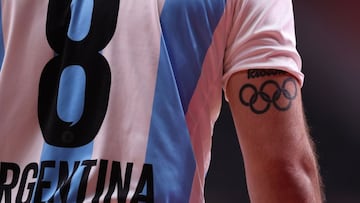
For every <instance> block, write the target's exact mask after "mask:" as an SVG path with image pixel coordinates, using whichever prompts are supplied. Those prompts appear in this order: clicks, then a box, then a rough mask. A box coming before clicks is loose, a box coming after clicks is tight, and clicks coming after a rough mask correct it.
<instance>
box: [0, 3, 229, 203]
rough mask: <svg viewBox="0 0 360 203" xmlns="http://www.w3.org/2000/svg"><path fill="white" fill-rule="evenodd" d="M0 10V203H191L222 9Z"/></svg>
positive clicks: (74, 6) (217, 78)
mask: <svg viewBox="0 0 360 203" xmlns="http://www.w3.org/2000/svg"><path fill="white" fill-rule="evenodd" d="M1 6H2V8H1V9H2V31H3V32H2V33H3V39H4V40H3V41H4V60H3V65H2V69H1V72H0V103H1V107H0V109H1V110H0V111H1V112H2V113H1V115H0V120H1V122H0V129H1V139H2V140H3V143H6V145H4V144H2V145H1V153H0V160H1V165H0V167H1V168H0V169H1V171H0V173H1V178H2V179H1V180H0V184H2V186H1V189H0V199H1V201H5V202H14V201H26V200H33V201H34V202H40V201H42V202H47V201H55V202H60V201H66V200H67V202H82V201H87V202H91V201H95V202H96V201H109V200H110V199H113V200H114V201H115V200H119V201H120V202H125V199H127V200H128V201H132V202H140V201H143V202H171V203H174V202H189V201H190V199H192V202H202V201H203V197H202V187H203V184H204V183H203V179H204V176H205V171H206V168H207V165H208V158H209V157H208V156H209V148H210V139H211V137H210V136H211V128H212V126H211V125H212V124H211V123H212V122H214V120H215V117H216V114H217V111H218V109H216V108H218V107H216V108H215V109H214V108H213V107H212V106H219V101H220V95H221V74H222V70H221V69H220V68H219V67H221V66H220V65H221V64H216V65H214V64H210V66H208V70H207V71H206V73H205V74H206V75H205V76H204V75H203V74H204V73H203V72H204V70H203V64H204V61H205V58H206V54H207V51H208V49H209V47H210V45H211V43H212V37H213V32H214V30H215V28H216V26H217V24H218V23H219V20H220V18H221V16H222V15H223V13H224V6H225V1H223V0H216V1H204V0H196V1H194V0H191V1H190V0H186V1H183V0H181V1H180V0H167V1H165V2H163V1H160V0H159V1H157V0H151V1H126V0H122V1H118V0H106V1H100V0H95V1H80V0H78V1H76V0H73V1H58V0H50V1H49V2H47V1H36V2H30V1H3V2H2V5H1ZM218 57H219V58H217V59H215V60H216V61H215V62H218V60H222V58H221V57H222V55H219V56H218ZM207 63H209V62H207ZM217 66H218V67H217ZM216 68H217V69H216ZM210 80H211V81H210ZM196 92H197V93H196ZM203 94H205V95H203ZM214 96H215V97H214ZM210 97H211V99H212V100H210V102H208V101H207V100H208V99H210ZM194 98H195V99H194ZM194 102H195V104H192V103H194ZM196 103H201V106H199V105H198V104H196ZM187 113H189V115H187ZM203 123H205V125H203ZM191 131H193V132H191ZM191 133H193V134H194V135H195V134H198V135H197V136H200V135H201V134H202V136H201V137H195V136H193V137H192V136H191ZM10 174H12V175H10ZM1 181H3V182H1ZM191 196H192V197H191Z"/></svg>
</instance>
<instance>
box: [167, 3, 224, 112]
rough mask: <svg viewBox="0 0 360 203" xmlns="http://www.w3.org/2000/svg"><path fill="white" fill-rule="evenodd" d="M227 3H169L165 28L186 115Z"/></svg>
mask: <svg viewBox="0 0 360 203" xmlns="http://www.w3.org/2000/svg"><path fill="white" fill-rule="evenodd" d="M225 3H226V2H225V0H167V1H166V2H165V5H164V8H163V11H162V13H161V19H160V20H161V25H162V30H163V35H164V39H165V43H166V49H167V50H168V53H169V57H170V61H171V64H172V66H173V70H174V74H175V79H176V83H177V85H178V88H179V92H180V97H181V102H182V106H183V109H184V112H187V109H188V105H189V102H190V100H191V97H192V95H193V92H194V90H195V87H196V85H197V82H198V79H199V77H200V73H201V67H202V65H203V62H204V58H205V54H206V53H207V50H208V48H209V46H210V43H211V41H212V36H213V32H214V30H215V28H216V26H217V24H218V22H219V20H220V18H221V16H222V15H223V13H224V8H225Z"/></svg>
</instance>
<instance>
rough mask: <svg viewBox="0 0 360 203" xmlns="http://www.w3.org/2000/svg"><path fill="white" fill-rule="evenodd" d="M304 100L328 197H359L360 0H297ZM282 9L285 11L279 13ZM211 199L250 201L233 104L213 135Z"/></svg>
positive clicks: (343, 201)
mask: <svg viewBox="0 0 360 203" xmlns="http://www.w3.org/2000/svg"><path fill="white" fill-rule="evenodd" d="M293 4H294V13H295V23H296V34H297V44H298V50H299V52H300V54H301V56H302V59H303V72H304V73H305V83H304V87H303V100H304V106H305V110H306V115H307V119H308V123H309V125H310V128H311V135H312V137H313V139H314V141H315V144H316V147H317V151H318V155H319V163H320V167H321V175H322V177H323V182H324V185H325V193H326V198H327V203H360V107H359V106H360V67H359V61H360V1H358V0H342V1H335V0H309V1H307V0H293ZM279 15H281V14H279ZM213 142H214V143H213V151H212V153H213V154H212V156H213V158H212V162H211V166H210V170H209V173H208V177H207V185H206V190H205V195H206V201H207V203H228V202H239V203H240V202H241V203H248V202H250V201H249V197H248V194H247V190H246V183H245V177H244V169H243V162H242V157H241V151H240V148H239V144H238V141H237V138H236V134H235V130H234V126H233V123H232V118H231V115H230V112H229V107H228V106H227V104H226V102H224V103H223V107H222V113H221V115H220V118H219V120H218V122H217V124H216V128H215V132H214V136H213Z"/></svg>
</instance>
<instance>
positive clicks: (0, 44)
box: [0, 1, 5, 71]
mask: <svg viewBox="0 0 360 203" xmlns="http://www.w3.org/2000/svg"><path fill="white" fill-rule="evenodd" d="M4 54H5V48H4V35H3V26H2V5H1V1H0V71H1V68H2V64H3V60H4Z"/></svg>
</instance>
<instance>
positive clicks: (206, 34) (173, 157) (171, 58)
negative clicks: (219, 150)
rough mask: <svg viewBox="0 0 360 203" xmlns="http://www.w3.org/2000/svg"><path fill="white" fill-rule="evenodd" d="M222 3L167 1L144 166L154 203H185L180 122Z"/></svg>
mask: <svg viewBox="0 0 360 203" xmlns="http://www.w3.org/2000/svg"><path fill="white" fill-rule="evenodd" d="M224 5H225V1H223V0H219V1H208V0H167V1H166V2H165V5H164V8H163V11H162V14H161V25H162V31H163V37H162V38H161V45H160V61H159V69H158V75H157V83H156V88H155V95H154V105H153V112H152V118H151V124H150V135H149V142H148V148H147V154H146V162H147V163H150V164H154V165H153V171H154V193H155V194H154V196H155V200H154V202H162V203H170V202H171V203H185V202H189V198H190V195H191V190H192V183H193V178H194V174H195V168H196V163H195V158H194V152H193V149H192V145H191V140H190V135H189V131H188V128H187V123H186V119H185V112H187V109H188V106H189V103H190V100H191V97H192V95H193V92H194V90H195V88H196V85H197V82H198V80H199V77H200V73H201V68H202V64H203V61H204V57H205V54H206V52H207V50H208V48H209V46H210V43H211V40H212V36H213V32H214V29H215V27H216V25H217V23H218V22H219V19H220V17H221V16H222V14H223V12H224Z"/></svg>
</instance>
